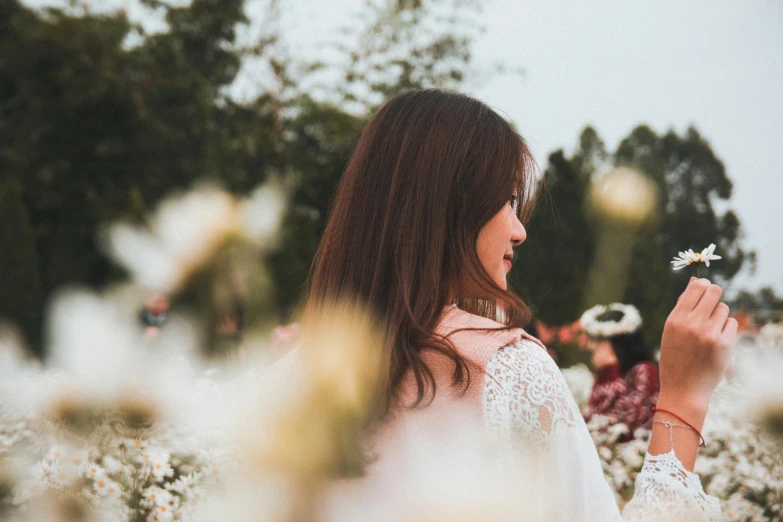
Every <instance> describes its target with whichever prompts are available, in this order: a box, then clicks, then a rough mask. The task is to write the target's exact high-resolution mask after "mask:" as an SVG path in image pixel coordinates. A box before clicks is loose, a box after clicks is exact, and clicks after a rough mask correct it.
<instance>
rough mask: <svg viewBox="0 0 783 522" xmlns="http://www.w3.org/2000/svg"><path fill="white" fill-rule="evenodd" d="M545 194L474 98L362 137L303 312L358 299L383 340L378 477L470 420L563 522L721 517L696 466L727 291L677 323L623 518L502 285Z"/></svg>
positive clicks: (577, 421) (373, 126)
mask: <svg viewBox="0 0 783 522" xmlns="http://www.w3.org/2000/svg"><path fill="white" fill-rule="evenodd" d="M535 187H536V176H535V163H534V160H533V157H532V155H531V153H530V151H529V149H528V147H527V145H526V143H525V141H524V139H523V138H522V137H521V136H520V135H519V134H518V133H517V132H516V131H515V130H514V128H513V127H512V126H511V125H510V124H509V123H508V122H507V121H506V120H505V119H504V118H502V117H501V116H500V115H499V114H497V113H496V112H495V111H493V110H492V109H491V108H489V107H488V106H487V105H485V104H484V103H482V102H480V101H478V100H475V99H473V98H471V97H468V96H465V95H461V94H457V93H452V92H447V91H441V90H435V89H432V90H416V91H409V92H405V93H402V94H399V95H397V96H395V97H394V98H392V99H390V100H389V101H388V102H386V104H384V105H383V106H382V107H381V108H380V109H379V110H378V112H377V113H376V114H375V116H374V117H373V118H372V120H371V121H370V122H369V124H368V125H367V126H366V128H365V129H364V131H363V132H362V134H361V136H360V138H359V141H358V143H357V146H356V149H355V151H354V153H353V156H352V157H351V159H350V162H349V164H348V166H347V168H346V170H345V173H344V175H343V178H342V180H341V183H340V185H339V188H338V190H337V194H336V197H335V200H334V204H333V208H332V212H331V215H330V218H329V222H328V225H327V227H326V230H325V233H324V235H323V239H322V242H321V245H320V247H319V251H318V254H317V256H316V260H315V263H314V266H313V273H312V277H311V282H310V293H309V298H308V303H307V308H308V309H314V308H316V307H317V306H319V305H320V304H322V303H327V302H329V301H331V300H335V299H344V298H348V299H352V300H357V301H359V302H360V303H362V305H363V306H366V307H367V308H368V309H369V310H371V311H372V312H373V313H374V315H376V316H377V317H378V318H380V320H381V322H382V324H383V327H384V331H385V333H386V335H387V337H388V339H389V343H388V348H385V350H386V352H385V353H384V354H383V358H384V361H385V363H386V367H387V368H388V374H387V375H385V376H384V379H383V382H382V383H380V390H379V393H378V417H379V421H378V423H379V426H380V428H379V429H378V430H377V433H378V435H377V441H378V444H377V448H378V450H377V451H378V462H376V463H373V464H372V465H371V469H370V473H371V474H372V473H373V472H377V473H381V472H382V470H383V469H384V465H385V463H386V462H388V461H389V460H390V459H391V458H392V457H390V455H393V454H394V453H395V452H396V451H400V450H401V448H403V447H404V446H405V445H406V444H407V443H408V442H409V441H411V440H415V438H416V437H417V436H418V433H420V432H421V430H423V429H424V428H425V427H430V428H431V427H432V426H438V425H439V423H444V424H443V425H447V424H448V425H451V426H453V425H455V421H456V423H457V424H459V423H461V422H465V423H469V422H470V423H477V424H479V425H481V426H483V428H484V429H486V431H487V432H491V433H493V434H494V436H496V437H497V439H498V440H500V441H502V444H505V445H507V446H509V447H518V448H522V449H524V451H526V452H528V453H533V454H535V455H536V456H537V459H538V461H539V463H543V465H544V466H546V467H547V468H548V469H549V472H550V473H551V474H552V476H554V477H555V478H556V480H557V481H558V483H559V488H560V489H559V498H558V508H557V509H558V519H560V520H569V521H574V520H650V519H653V518H655V517H656V516H662V517H663V519H667V520H671V519H674V518H672V517H678V516H683V515H687V516H689V517H690V519H691V520H693V521H697V520H716V519H718V518H719V516H720V509H719V505H718V501H717V499H715V498H712V497H708V496H707V495H705V494H704V492H703V491H702V488H701V485H700V483H699V479H698V476H696V475H694V474H692V473H691V471H692V470H693V465H694V461H695V459H696V453H697V449H698V445H699V442H700V434H699V430H700V429H701V425H702V423H703V421H704V417H705V415H706V412H707V406H708V403H709V399H710V396H711V394H712V392H713V391H714V389H715V387H716V386H717V384H718V382H719V380H720V379H721V377H722V375H723V373H724V371H725V369H726V367H727V361H728V359H729V355H730V351H731V347H732V345H733V339H734V336H735V335H736V326H737V325H736V322H735V321H734V320H733V319H730V318H729V317H728V315H729V311H728V307H726V305H724V304H721V303H720V302H719V301H720V297H721V294H722V292H721V289H720V288H719V287H718V286H716V285H713V284H710V283H709V281H707V280H706V279H695V278H694V279H692V280H691V281H690V283H689V284H688V286H687V288H686V289H685V291H684V292H683V294H682V295H681V296H680V298H679V301H678V302H677V305H676V306H675V308H674V309H673V311H672V313H671V315H670V316H669V318H668V320H667V323H666V327H665V330H664V332H663V337H662V341H661V359H660V374H661V379H660V380H661V390H660V396H659V399H658V402H657V406H658V408H659V409H660V411H658V412H656V414H655V417H654V424H653V433H652V438H651V442H650V446H649V450H648V456H647V458H646V460H645V464H644V467H643V469H642V470H641V472H640V474H639V476H638V479H637V482H636V494H635V496H634V498H633V499H632V500H631V502H629V504H628V505H626V507H625V509H624V511H623V514H622V515H621V514H620V511H619V508H618V507H617V505H616V504H615V500H614V496H613V494H612V491H611V489H610V488H609V486H608V484H607V483H606V481H605V479H604V478H603V474H602V470H601V466H600V462H599V459H598V456H597V452H596V448H595V446H594V445H593V442H592V440H591V438H590V435H589V433H588V431H587V428H586V426H585V423H584V420H583V419H582V417H581V415H580V412H579V410H578V408H577V406H576V403H575V402H574V400H573V397H572V396H571V394H570V392H569V391H568V388H567V386H566V384H565V381H564V379H563V377H562V375H561V374H560V372H559V370H558V368H557V366H556V365H555V363H554V362H553V361H552V359H551V358H550V357H549V355H548V354H547V352H546V349H545V348H544V346H543V345H542V344H541V343H540V342H539V341H538V340H536V339H535V338H533V337H531V336H530V335H528V334H526V333H525V332H524V330H522V327H523V326H525V325H526V323H527V321H528V319H529V315H530V312H529V309H528V307H527V306H526V305H525V303H524V302H523V301H522V300H521V299H520V298H519V297H518V296H516V295H515V294H514V293H513V292H512V291H511V290H509V288H508V285H507V282H506V277H507V274H508V272H509V270H510V269H511V265H512V263H513V262H515V260H514V247H516V246H518V245H519V244H521V243H522V242H523V241H525V239H526V237H527V233H526V230H525V227H524V223H525V220H526V217H527V216H528V215H529V213H530V212H531V211H532V209H533V205H534V199H535ZM566 250H567V245H564V255H567V252H566ZM374 348H375V349H380V348H377V347H372V346H368V347H367V349H368V350H372V349H374ZM686 424H687V426H686ZM373 467H375V468H376V471H373ZM676 519H678V520H679V518H676Z"/></svg>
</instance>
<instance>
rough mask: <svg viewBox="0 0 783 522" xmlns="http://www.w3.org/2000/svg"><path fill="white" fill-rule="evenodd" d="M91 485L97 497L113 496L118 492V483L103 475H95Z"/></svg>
mask: <svg viewBox="0 0 783 522" xmlns="http://www.w3.org/2000/svg"><path fill="white" fill-rule="evenodd" d="M92 487H93V489H94V490H95V493H96V494H97V495H98V496H99V497H115V496H118V495H119V493H120V486H119V484H117V483H116V482H114V481H113V480H111V479H109V478H108V477H105V476H103V477H96V478H95V481H94V482H93V483H92Z"/></svg>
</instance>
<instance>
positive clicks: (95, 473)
mask: <svg viewBox="0 0 783 522" xmlns="http://www.w3.org/2000/svg"><path fill="white" fill-rule="evenodd" d="M82 473H83V474H84V476H85V477H87V478H91V479H93V480H97V479H98V477H106V470H105V469H103V468H102V467H101V466H99V465H98V464H96V463H94V462H88V463H87V464H86V465H85V466H84V467H83V468H82Z"/></svg>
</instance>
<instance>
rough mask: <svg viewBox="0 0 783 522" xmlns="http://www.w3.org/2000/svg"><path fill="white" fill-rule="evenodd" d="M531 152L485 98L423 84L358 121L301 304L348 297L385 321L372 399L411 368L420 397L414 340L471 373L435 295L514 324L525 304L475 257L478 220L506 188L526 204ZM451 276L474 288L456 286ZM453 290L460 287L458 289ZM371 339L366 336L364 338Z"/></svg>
mask: <svg viewBox="0 0 783 522" xmlns="http://www.w3.org/2000/svg"><path fill="white" fill-rule="evenodd" d="M534 167H535V163H534V161H533V158H532V155H531V153H530V151H529V150H528V148H527V145H526V144H525V141H524V139H523V138H522V137H521V136H520V135H519V134H518V133H517V132H516V131H515V130H514V129H513V127H512V126H511V125H510V124H509V123H508V122H507V121H506V120H505V119H504V118H502V117H501V116H500V115H498V114H497V113H496V112H495V111H493V110H492V109H490V108H489V107H488V106H487V105H485V104H484V103H482V102H480V101H478V100H475V99H473V98H471V97H468V96H465V95H462V94H457V93H453V92H448V91H443V90H436V89H427V90H415V91H408V92H404V93H402V94H399V95H397V96H395V97H393V98H392V99H390V100H389V101H388V102H386V104H384V105H383V106H382V107H381V108H380V109H379V110H378V112H377V113H376V114H375V116H374V117H373V118H372V120H370V122H369V123H368V124H367V126H366V127H365V129H364V131H363V132H362V134H361V137H360V138H359V141H358V143H357V145H356V149H355V150H354V152H353V155H352V157H351V160H350V162H349V164H348V166H347V168H346V170H345V173H344V174H343V177H342V180H341V182H340V185H339V188H338V189H337V194H336V196H335V200H334V205H333V208H332V211H331V216H330V218H329V223H328V225H327V227H326V230H325V232H324V235H323V239H322V240H321V244H320V247H319V249H318V253H317V255H316V259H315V262H314V265H313V272H312V276H311V281H310V295H309V300H308V306H307V309H311V307H314V306H317V305H318V304H319V303H323V302H327V301H330V300H339V299H345V298H348V299H354V300H359V301H360V302H362V303H364V304H365V305H367V306H368V307H369V309H370V310H371V311H372V312H373V313H374V314H376V315H377V316H378V317H379V318H380V319H381V321H382V323H383V324H384V327H385V328H386V329H387V331H386V335H387V337H388V338H389V343H388V346H389V348H387V351H388V353H387V354H385V359H386V363H387V364H388V368H389V375H388V382H385V383H383V388H384V389H383V390H382V391H381V394H382V395H383V397H381V403H382V405H381V406H380V408H381V410H382V411H383V412H384V413H385V412H386V411H388V408H389V406H391V405H392V404H393V402H394V400H395V398H396V397H397V390H398V385H399V383H400V381H401V379H402V378H403V376H404V375H405V373H406V372H407V371H409V370H410V371H412V373H413V376H414V377H415V379H416V383H417V386H418V399H417V401H416V404H417V405H418V404H420V403H421V402H422V400H423V398H424V396H425V395H426V394H427V393H428V391H431V393H432V396H434V393H435V380H434V377H433V375H432V372H431V371H430V369H429V368H428V367H427V365H426V364H425V363H424V362H423V360H422V357H421V354H422V352H423V351H424V350H435V351H437V352H440V353H441V354H443V355H445V356H447V357H448V358H450V359H451V360H452V361H453V362H454V377H453V384H454V385H457V384H460V383H461V384H465V386H467V382H468V380H469V379H470V375H469V373H468V371H467V366H466V364H465V362H464V361H463V360H462V358H461V357H460V356H459V354H458V353H457V351H456V350H455V349H454V346H453V345H452V344H451V343H450V342H449V341H448V340H447V339H444V338H442V337H439V336H437V335H435V334H434V333H433V331H434V329H435V327H436V326H437V324H438V320H439V318H440V316H441V314H442V312H443V309H444V307H445V306H447V305H448V304H449V303H450V301H451V300H452V299H454V298H457V299H458V301H459V306H460V308H463V309H465V310H467V311H470V312H472V313H475V314H478V315H483V316H486V317H490V318H493V319H494V318H495V316H496V306H497V307H498V308H499V309H500V310H502V311H503V314H502V316H503V317H504V319H503V322H504V323H505V324H506V325H507V327H516V326H524V324H526V322H527V321H528V319H529V310H528V308H527V306H526V305H525V304H524V303H523V302H522V300H521V299H520V298H519V297H517V296H516V295H515V294H514V293H512V292H511V291H508V290H504V289H502V288H500V287H498V286H497V284H495V283H494V282H493V281H492V279H491V277H490V276H489V274H488V273H487V272H486V270H484V268H483V266H482V265H481V262H480V261H479V258H478V253H477V250H476V241H477V239H478V235H479V231H480V230H481V229H482V227H483V226H484V225H485V224H486V223H487V222H488V221H489V220H490V219H491V218H492V217H493V216H494V215H495V214H497V213H498V212H499V211H500V210H501V209H502V208H503V207H504V205H506V204H507V203H508V202H509V200H510V198H511V197H512V196H514V195H516V197H517V199H518V201H519V207H518V216H519V218H520V220H522V221H523V222H524V221H525V219H526V218H527V217H528V214H529V212H530V211H531V210H532V206H533V205H532V200H533V198H534V193H535V190H534V188H535V181H534V178H535V175H534ZM458 281H459V282H461V283H464V282H466V281H467V282H468V283H469V284H470V286H471V287H474V288H479V289H480V293H481V295H482V296H483V297H484V298H482V299H474V298H470V299H464V297H475V296H460V295H459V288H460V286H458ZM460 297H462V299H460ZM368 349H372V347H368Z"/></svg>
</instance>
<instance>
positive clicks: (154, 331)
mask: <svg viewBox="0 0 783 522" xmlns="http://www.w3.org/2000/svg"><path fill="white" fill-rule="evenodd" d="M170 307H171V300H170V299H169V296H167V295H166V294H163V293H160V292H158V293H155V294H152V296H150V298H149V299H147V301H146V303H144V309H143V310H142V311H141V314H140V320H141V324H142V326H143V327H144V338H145V339H148V340H149V339H155V338H156V337H157V336H158V334H159V333H160V329H161V327H162V326H163V323H165V322H166V317H167V316H168V312H169V308H170Z"/></svg>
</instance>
